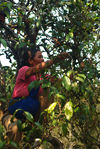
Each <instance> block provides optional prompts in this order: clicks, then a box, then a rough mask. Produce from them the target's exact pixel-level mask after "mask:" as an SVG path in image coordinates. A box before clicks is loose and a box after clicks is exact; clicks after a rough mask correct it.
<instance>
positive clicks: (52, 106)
mask: <svg viewBox="0 0 100 149" xmlns="http://www.w3.org/2000/svg"><path fill="white" fill-rule="evenodd" d="M56 105H57V102H54V103H52V104H51V105H50V106H49V107H48V108H47V109H46V110H45V111H47V112H48V113H49V114H50V113H51V112H53V111H54V109H55V107H56Z"/></svg>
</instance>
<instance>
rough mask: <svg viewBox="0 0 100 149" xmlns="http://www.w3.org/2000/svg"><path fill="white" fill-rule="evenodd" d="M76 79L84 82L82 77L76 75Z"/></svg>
mask: <svg viewBox="0 0 100 149" xmlns="http://www.w3.org/2000/svg"><path fill="white" fill-rule="evenodd" d="M76 80H78V81H80V82H84V79H82V78H80V77H76Z"/></svg>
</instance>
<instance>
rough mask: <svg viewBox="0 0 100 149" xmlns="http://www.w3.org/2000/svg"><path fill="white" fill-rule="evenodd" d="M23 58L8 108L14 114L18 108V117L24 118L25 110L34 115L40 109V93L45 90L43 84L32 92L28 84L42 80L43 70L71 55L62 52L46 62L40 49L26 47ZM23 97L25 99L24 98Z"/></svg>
mask: <svg viewBox="0 0 100 149" xmlns="http://www.w3.org/2000/svg"><path fill="white" fill-rule="evenodd" d="M25 51H26V52H25V54H24V55H23V58H22V65H21V68H20V69H19V71H18V75H17V78H16V84H15V87H14V91H13V99H12V100H11V101H10V103H9V107H8V110H9V112H10V113H11V114H13V113H14V112H15V111H16V110H17V109H20V110H19V111H18V112H17V113H16V117H17V118H19V119H23V117H24V115H23V111H27V112H30V113H31V114H32V115H33V116H35V115H37V113H39V111H40V102H39V100H38V97H39V95H40V94H41V92H43V89H42V88H41V86H39V87H37V88H33V89H32V90H31V91H30V92H29V91H28V86H29V84H30V83H31V82H32V81H35V80H41V79H42V78H41V74H40V73H41V72H42V71H44V70H45V69H46V68H49V67H50V66H51V65H53V64H55V63H57V62H59V61H60V60H63V59H65V58H67V57H68V56H69V54H68V53H65V52H63V53H61V54H59V55H58V56H56V57H55V58H54V59H51V60H48V61H46V62H44V59H43V56H42V53H41V51H40V50H39V49H34V50H33V51H35V52H32V50H29V49H27V48H26V50H25ZM22 98H23V99H22Z"/></svg>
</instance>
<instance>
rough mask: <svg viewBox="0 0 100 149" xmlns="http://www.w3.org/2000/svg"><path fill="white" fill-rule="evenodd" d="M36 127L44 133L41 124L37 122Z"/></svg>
mask: <svg viewBox="0 0 100 149" xmlns="http://www.w3.org/2000/svg"><path fill="white" fill-rule="evenodd" d="M35 125H36V126H37V127H38V128H39V129H40V130H41V131H42V130H43V127H42V125H41V124H40V123H39V122H35Z"/></svg>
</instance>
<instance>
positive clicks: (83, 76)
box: [78, 74, 86, 79]
mask: <svg viewBox="0 0 100 149" xmlns="http://www.w3.org/2000/svg"><path fill="white" fill-rule="evenodd" d="M78 76H79V77H82V78H83V79H86V76H85V75H84V74H78Z"/></svg>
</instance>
